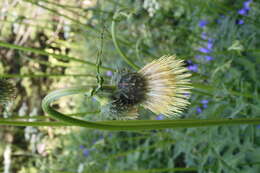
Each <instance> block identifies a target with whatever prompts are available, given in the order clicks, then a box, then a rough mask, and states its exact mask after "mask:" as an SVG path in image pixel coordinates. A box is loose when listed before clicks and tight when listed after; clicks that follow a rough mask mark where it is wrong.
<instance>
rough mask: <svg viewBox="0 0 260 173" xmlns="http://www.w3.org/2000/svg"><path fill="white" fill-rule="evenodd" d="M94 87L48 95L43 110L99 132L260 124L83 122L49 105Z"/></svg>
mask: <svg viewBox="0 0 260 173" xmlns="http://www.w3.org/2000/svg"><path fill="white" fill-rule="evenodd" d="M92 87H96V86H90V85H89V86H84V87H76V88H67V89H60V90H56V91H53V92H51V93H50V94H48V95H47V96H46V97H45V98H44V99H43V102H42V108H43V110H44V111H45V112H46V113H47V114H48V115H50V116H51V117H53V118H54V119H57V120H59V121H62V122H63V123H64V124H66V125H72V126H80V127H85V128H94V129H101V130H119V131H123V130H129V131H130V130H131V131H136V130H153V129H166V128H191V127H208V126H218V125H239V124H260V118H247V119H219V120H194V119H184V120H160V121H158V120H129V121H122V120H113V121H96V122H91V121H85V120H80V119H76V118H73V117H69V116H66V115H64V114H62V113H60V112H58V111H56V110H54V109H53V108H52V107H51V106H50V105H51V103H52V102H53V101H54V100H57V99H59V98H60V97H63V96H68V95H73V94H79V93H84V92H88V91H89V89H90V88H92ZM103 89H109V90H111V89H113V86H103Z"/></svg>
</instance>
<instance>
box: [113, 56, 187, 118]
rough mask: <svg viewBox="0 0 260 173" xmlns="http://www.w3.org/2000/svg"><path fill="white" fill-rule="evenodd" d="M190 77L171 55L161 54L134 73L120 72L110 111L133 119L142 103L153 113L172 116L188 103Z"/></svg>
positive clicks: (182, 65)
mask: <svg viewBox="0 0 260 173" xmlns="http://www.w3.org/2000/svg"><path fill="white" fill-rule="evenodd" d="M190 76H191V74H190V73H188V70H187V69H186V68H185V67H184V63H183V61H182V60H177V59H176V57H175V56H163V57H161V58H159V59H158V60H154V61H152V62H151V63H149V64H147V65H146V66H144V67H143V68H142V69H141V70H140V71H138V72H123V73H121V74H120V76H119V78H118V80H117V91H116V92H115V93H114V94H113V95H112V97H111V98H112V103H111V106H110V107H111V113H119V114H125V113H127V114H128V115H129V114H130V118H131V116H132V118H136V115H137V106H138V105H142V106H143V107H145V108H147V109H149V110H151V111H152V112H154V113H156V114H163V115H165V116H176V115H178V114H179V113H181V112H182V111H183V110H184V108H185V107H186V106H187V105H188V104H189V101H188V98H189V93H190V89H191V86H190V79H189V77H190ZM127 118H128V117H127Z"/></svg>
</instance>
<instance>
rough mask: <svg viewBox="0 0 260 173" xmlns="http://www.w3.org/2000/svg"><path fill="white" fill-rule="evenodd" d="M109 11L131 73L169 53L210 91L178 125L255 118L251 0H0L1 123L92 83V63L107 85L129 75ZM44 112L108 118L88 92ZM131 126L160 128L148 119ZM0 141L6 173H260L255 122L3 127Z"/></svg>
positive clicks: (259, 54)
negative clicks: (5, 85)
mask: <svg viewBox="0 0 260 173" xmlns="http://www.w3.org/2000/svg"><path fill="white" fill-rule="evenodd" d="M115 14H117V15H118V16H119V17H118V18H117V19H116V37H117V40H118V43H119V46H120V48H121V49H122V51H123V52H124V53H125V54H126V55H127V56H128V57H130V58H131V60H133V61H134V62H135V63H136V64H138V65H139V66H143V65H145V64H146V63H149V62H151V61H152V60H153V59H157V58H159V57H161V56H163V55H171V54H176V55H177V56H178V57H180V58H182V59H184V60H185V63H186V66H187V68H188V69H189V70H190V71H191V72H192V73H193V74H194V75H193V77H192V81H195V82H197V83H201V84H205V85H209V86H214V87H215V88H217V89H216V90H212V91H211V92H210V93H209V92H205V91H203V90H200V91H197V92H194V93H192V95H191V99H190V101H191V105H190V106H189V108H188V109H187V110H186V111H185V112H184V113H183V115H182V118H188V117H189V118H196V119H218V118H230V119H233V118H247V117H248V118H249V117H250V118H252V117H259V116H260V99H259V98H260V97H259V92H260V80H259V79H260V78H259V74H260V2H259V1H257V0H247V1H244V0H185V1H184V0H120V1H119V0H118V1H117V0H37V1H36V0H1V1H0V26H1V27H0V60H1V61H0V77H3V78H10V80H11V81H12V83H14V84H15V86H16V89H17V93H18V94H17V97H16V98H15V100H13V102H11V103H9V104H8V105H7V106H5V107H3V106H2V107H0V118H1V119H3V118H5V119H11V120H16V119H25V118H27V119H29V120H30V121H36V120H42V119H44V120H48V119H49V117H48V116H47V115H44V113H43V111H42V109H41V100H42V99H43V97H44V96H45V95H47V94H48V93H49V92H50V91H53V90H55V89H58V88H65V87H70V86H79V85H84V84H89V83H96V79H95V75H96V70H97V69H96V68H95V64H96V60H97V58H98V57H99V58H101V60H102V66H105V67H108V68H105V69H101V73H102V75H104V77H105V79H106V81H108V82H107V83H109V80H110V78H112V75H113V73H114V71H113V69H122V68H130V67H129V66H128V65H127V64H126V63H125V62H124V61H123V59H122V58H121V57H120V54H119V53H118V51H117V50H116V49H115V47H114V44H113V41H112V38H111V29H110V28H111V23H112V19H113V16H114V15H115ZM101 53H102V54H101ZM100 54H101V55H100ZM110 68H111V69H110ZM231 90H232V91H235V92H238V93H241V96H237V95H233V94H232V93H231ZM245 95H251V97H244V96H245ZM54 107H55V108H56V109H57V110H60V111H62V112H64V113H68V114H69V113H80V114H78V116H81V118H84V119H87V120H92V121H95V120H100V119H106V118H107V117H104V116H103V115H100V114H99V113H98V110H99V107H100V105H99V102H98V101H97V99H95V98H89V97H88V96H87V95H77V96H73V97H66V98H63V99H61V100H59V101H57V102H56V103H55V104H54ZM141 118H145V119H157V120H158V121H159V120H161V119H166V117H165V116H164V115H155V114H153V113H152V112H148V111H147V110H142V111H141ZM259 125H260V123H259ZM0 139H1V140H0V155H1V157H0V172H4V173H38V172H39V173H103V172H106V173H117V172H122V173H172V172H190V173H204V172H205V173H233V172H235V173H259V172H260V126H253V125H241V126H238V125H236V126H216V127H208V128H207V127H203V128H189V129H178V130H177V129H176V130H175V129H174V130H173V129H166V130H152V131H136V132H110V131H101V130H91V129H84V128H79V127H55V128H54V127H39V128H36V127H11V126H1V127H0Z"/></svg>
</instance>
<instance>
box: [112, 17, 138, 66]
mask: <svg viewBox="0 0 260 173" xmlns="http://www.w3.org/2000/svg"><path fill="white" fill-rule="evenodd" d="M115 20H116V15H114V17H113V20H112V24H111V35H112V40H113V43H114V45H115V48H116V50H117V52H118V53H119V55H120V56H121V57H122V58H123V60H124V61H125V62H126V63H127V64H128V65H129V66H131V67H132V68H133V69H135V70H136V71H138V70H139V69H140V67H138V66H137V65H136V64H135V63H134V62H133V61H131V59H129V58H128V57H127V56H126V55H125V54H124V53H123V51H122V50H121V49H120V47H119V45H118V42H117V39H116V29H115V28H116V27H115V23H116V22H115Z"/></svg>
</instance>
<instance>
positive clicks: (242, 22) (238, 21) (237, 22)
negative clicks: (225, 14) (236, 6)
mask: <svg viewBox="0 0 260 173" xmlns="http://www.w3.org/2000/svg"><path fill="white" fill-rule="evenodd" d="M244 23H245V22H244V20H242V19H239V20H237V21H236V24H238V25H243V24H244Z"/></svg>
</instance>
